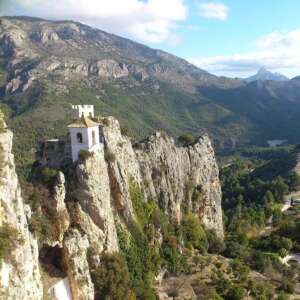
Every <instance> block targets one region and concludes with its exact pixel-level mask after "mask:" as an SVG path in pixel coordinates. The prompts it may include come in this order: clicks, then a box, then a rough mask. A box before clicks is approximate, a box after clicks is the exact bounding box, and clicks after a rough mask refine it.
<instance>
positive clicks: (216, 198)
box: [136, 133, 223, 236]
mask: <svg viewBox="0 0 300 300" xmlns="http://www.w3.org/2000/svg"><path fill="white" fill-rule="evenodd" d="M136 155H137V160H138V163H139V165H140V170H141V175H142V178H143V180H142V182H143V190H144V191H145V193H146V198H147V199H157V201H158V203H159V206H160V207H161V208H162V209H163V210H164V211H165V212H167V213H168V214H169V215H170V216H171V217H173V218H174V219H175V220H177V221H178V222H179V221H180V219H181V213H182V210H183V208H187V209H188V210H189V211H191V212H193V213H195V214H197V215H198V216H199V218H200V219H201V220H202V221H203V223H204V224H205V225H206V227H207V228H210V229H215V230H216V232H217V234H218V235H219V236H223V224H222V209H221V187H220V182H219V171H218V166H217V163H216V160H215V156H214V150H213V148H212V145H211V142H210V140H209V138H208V136H203V137H201V138H199V140H198V141H197V142H196V143H195V144H194V145H193V146H189V147H177V146H176V145H175V143H174V140H173V139H172V138H170V137H168V136H167V135H165V134H163V133H156V134H155V135H152V136H151V137H150V138H148V139H147V140H146V141H145V142H142V143H140V144H138V145H137V149H136Z"/></svg>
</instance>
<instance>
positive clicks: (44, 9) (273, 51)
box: [0, 0, 300, 77]
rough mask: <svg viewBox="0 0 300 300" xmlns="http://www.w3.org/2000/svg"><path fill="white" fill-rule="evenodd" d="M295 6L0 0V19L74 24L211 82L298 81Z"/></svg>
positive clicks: (245, 0) (286, 0)
mask: <svg viewBox="0 0 300 300" xmlns="http://www.w3.org/2000/svg"><path fill="white" fill-rule="evenodd" d="M299 12H300V0H212V1H211V0H0V15H28V16H36V17H42V18H47V19H59V20H62V19H67V20H75V21H79V22H82V23H85V24H88V25H91V26H94V27H97V28H100V29H102V30H105V31H108V32H111V33H115V34H118V35H121V36H124V37H127V38H130V39H132V40H135V41H137V42H140V43H143V44H146V45H148V46H150V47H153V48H158V49H162V50H165V51H168V52H170V53H173V54H175V55H177V56H180V57H182V58H185V59H186V60H188V61H190V62H191V63H193V64H195V65H197V66H198V67H200V68H202V69H204V70H207V71H209V72H211V73H213V74H216V75H224V76H230V77H247V76H250V75H253V74H254V73H256V72H257V70H258V69H259V68H261V67H266V68H267V69H269V70H270V71H272V72H280V73H283V74H285V75H286V76H288V77H294V76H297V75H300V17H299Z"/></svg>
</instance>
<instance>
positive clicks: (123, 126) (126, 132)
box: [121, 125, 129, 136]
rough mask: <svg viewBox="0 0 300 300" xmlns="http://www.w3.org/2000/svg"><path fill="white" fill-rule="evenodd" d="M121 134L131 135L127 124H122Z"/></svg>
mask: <svg viewBox="0 0 300 300" xmlns="http://www.w3.org/2000/svg"><path fill="white" fill-rule="evenodd" d="M121 134H122V135H127V136H129V127H128V126H127V125H121Z"/></svg>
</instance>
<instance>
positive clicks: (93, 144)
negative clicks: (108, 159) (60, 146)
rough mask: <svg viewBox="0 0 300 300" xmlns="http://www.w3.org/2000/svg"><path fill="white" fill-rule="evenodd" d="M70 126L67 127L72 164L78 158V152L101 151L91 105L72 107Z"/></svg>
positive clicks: (97, 125)
mask: <svg viewBox="0 0 300 300" xmlns="http://www.w3.org/2000/svg"><path fill="white" fill-rule="evenodd" d="M72 109H73V117H75V118H74V119H75V120H74V121H73V123H72V124H70V125H68V128H69V134H70V140H71V151H72V160H73V162H75V161H77V160H78V158H79V154H80V151H82V150H85V151H89V152H93V151H96V150H99V149H101V147H102V146H103V144H102V143H101V141H100V132H99V125H100V124H99V123H96V122H94V121H93V120H92V118H93V117H94V106H93V105H72Z"/></svg>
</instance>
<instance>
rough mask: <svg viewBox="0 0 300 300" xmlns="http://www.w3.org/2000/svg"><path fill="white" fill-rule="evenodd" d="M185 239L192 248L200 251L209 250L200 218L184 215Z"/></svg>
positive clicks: (183, 230) (182, 223) (183, 231)
mask: <svg viewBox="0 0 300 300" xmlns="http://www.w3.org/2000/svg"><path fill="white" fill-rule="evenodd" d="M181 229H182V234H183V239H184V241H185V243H186V245H187V246H192V247H194V248H196V249H198V250H202V251H206V250H207V248H208V243H207V238H206V234H205V231H204V229H203V227H202V225H201V222H200V220H199V218H198V217H197V216H196V215H194V214H192V213H189V214H187V215H184V216H183V218H182V222H181Z"/></svg>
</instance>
